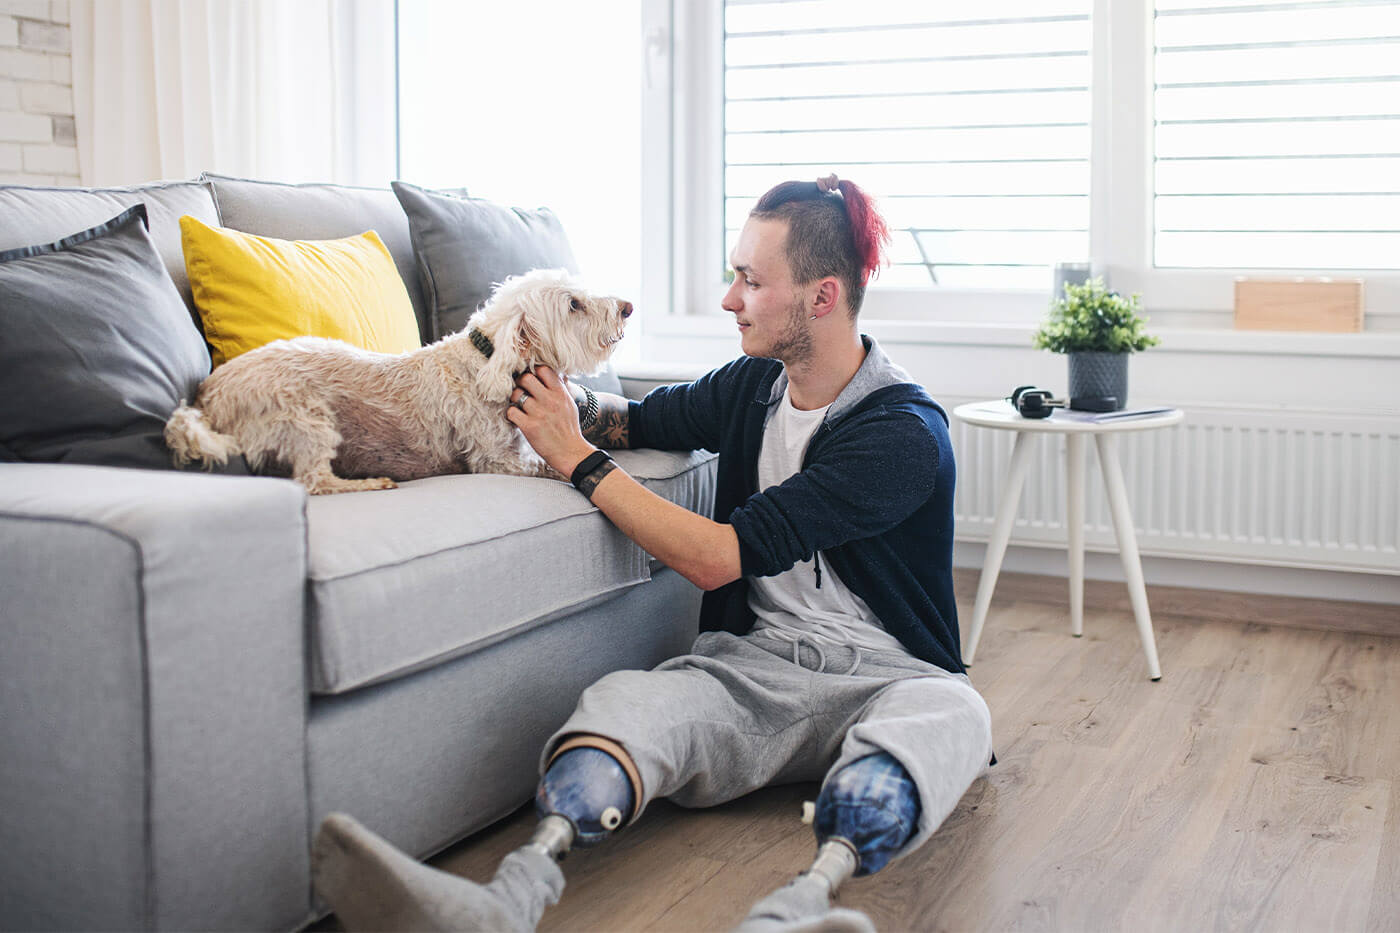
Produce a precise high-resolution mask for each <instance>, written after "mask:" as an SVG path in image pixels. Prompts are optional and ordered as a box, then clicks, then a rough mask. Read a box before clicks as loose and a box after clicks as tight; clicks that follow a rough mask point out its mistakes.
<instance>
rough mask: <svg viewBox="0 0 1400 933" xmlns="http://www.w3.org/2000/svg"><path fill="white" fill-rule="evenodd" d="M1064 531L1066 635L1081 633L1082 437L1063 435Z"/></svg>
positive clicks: (1082, 628) (1082, 621) (1082, 572)
mask: <svg viewBox="0 0 1400 933" xmlns="http://www.w3.org/2000/svg"><path fill="white" fill-rule="evenodd" d="M1065 454H1066V457H1065V460H1066V463H1065V482H1066V483H1067V484H1068V490H1067V493H1068V494H1067V495H1066V496H1065V532H1066V536H1067V537H1068V539H1069V541H1068V544H1069V632H1070V634H1071V635H1073V636H1074V637H1075V638H1078V637H1080V636H1081V635H1083V634H1084V435H1083V434H1079V433H1077V432H1074V431H1071V432H1070V433H1068V434H1066V435H1065Z"/></svg>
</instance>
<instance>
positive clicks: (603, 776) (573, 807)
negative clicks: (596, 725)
mask: <svg viewBox="0 0 1400 933" xmlns="http://www.w3.org/2000/svg"><path fill="white" fill-rule="evenodd" d="M634 805H635V795H634V792H633V790H632V781H631V779H630V778H628V776H627V772H626V770H624V769H623V767H622V765H621V764H619V763H618V760H617V759H616V758H614V757H613V756H612V755H609V754H608V753H607V752H605V751H602V750H600V749H597V748H591V747H586V746H585V747H579V748H571V749H569V750H568V751H566V752H564V753H563V754H561V755H560V756H559V757H558V758H555V759H554V761H553V762H552V763H551V764H550V766H549V770H547V771H546V772H545V775H544V778H543V780H541V781H540V786H539V789H538V790H537V791H536V792H535V810H536V812H538V813H539V815H540V816H541V817H542V818H544V820H545V822H553V821H550V820H549V818H550V817H562V818H563V819H565V820H567V821H568V823H569V826H570V827H571V828H572V829H573V838H572V839H570V840H568V841H567V842H565V843H564V845H563V850H564V851H567V850H568V848H569V845H571V844H572V843H574V842H577V843H578V844H579V845H583V846H590V845H596V844H598V843H600V842H602V841H603V840H604V839H606V838H607V837H608V835H609V834H611V833H612V832H613V830H615V829H617V828H618V827H619V826H621V825H622V823H623V821H624V820H626V819H627V818H628V817H629V816H630V815H631V813H632V808H633V806H634ZM541 828H542V829H543V828H544V825H543V824H542V826H541ZM562 854H563V853H562V851H561V852H557V853H555V855H556V857H559V856H561V855H562Z"/></svg>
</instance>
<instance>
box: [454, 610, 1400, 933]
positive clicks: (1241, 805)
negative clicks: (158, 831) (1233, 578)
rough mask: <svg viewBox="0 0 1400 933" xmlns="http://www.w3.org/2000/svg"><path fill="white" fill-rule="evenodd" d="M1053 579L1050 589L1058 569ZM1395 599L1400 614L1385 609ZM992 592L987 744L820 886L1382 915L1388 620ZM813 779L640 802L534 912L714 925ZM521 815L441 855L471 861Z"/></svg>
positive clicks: (1392, 876) (732, 911)
mask: <svg viewBox="0 0 1400 933" xmlns="http://www.w3.org/2000/svg"><path fill="white" fill-rule="evenodd" d="M1061 585H1062V584H1061ZM1397 615H1398V616H1400V610H1397ZM1154 622H1155V627H1156V632H1157V644H1158V650H1159V652H1160V656H1161V661H1162V667H1163V671H1164V676H1163V679H1162V680H1161V681H1160V682H1157V683H1153V682H1151V681H1149V680H1148V679H1147V677H1146V673H1145V666H1144V662H1143V658H1142V654H1141V649H1140V647H1139V643H1138V639H1137V634H1136V630H1135V629H1134V627H1133V623H1132V617H1131V615H1130V614H1129V613H1127V612H1124V611H1121V610H1104V609H1098V610H1095V609H1086V614H1085V620H1084V632H1085V634H1084V637H1083V638H1078V639H1076V638H1072V637H1071V636H1070V635H1069V633H1068V631H1069V627H1068V619H1067V613H1066V610H1065V608H1064V607H1063V606H1062V605H1056V604H1053V603H1047V602H1037V601H1031V600H1026V599H1019V600H998V601H997V602H995V603H994V604H993V607H992V612H991V615H990V617H989V619H988V623H987V628H986V631H985V632H984V635H983V639H982V644H981V646H980V649H979V653H978V658H977V664H976V666H975V667H974V668H973V669H972V671H971V675H972V678H973V682H974V684H975V685H976V686H977V687H978V689H979V690H981V691H982V693H983V695H984V696H985V697H986V698H987V701H988V703H989V705H990V707H991V710H992V720H993V729H994V733H993V734H994V738H995V743H996V751H997V756H998V759H999V763H998V764H997V765H996V766H995V767H993V768H991V769H990V770H989V771H988V773H987V775H986V776H985V777H984V778H982V779H979V780H978V781H977V782H976V783H974V784H973V786H972V787H971V789H969V790H968V792H967V794H966V795H965V797H964V798H963V800H962V802H961V803H960V805H959V806H958V808H957V810H956V811H955V812H954V813H953V815H952V816H951V817H950V818H949V819H948V820H947V821H946V822H945V823H944V825H943V827H942V828H941V829H940V830H939V832H938V833H937V834H936V835H935V836H934V837H933V839H932V840H931V841H930V842H929V843H928V844H927V845H926V846H925V847H924V848H923V849H921V850H920V851H919V852H917V853H915V854H913V855H911V856H909V857H907V858H905V859H903V860H901V861H899V862H896V863H894V864H893V865H891V866H889V867H888V868H886V869H885V870H884V871H882V872H880V873H879V874H878V875H875V876H873V877H870V878H862V879H853V880H852V881H850V882H848V883H847V884H846V885H845V886H844V887H843V888H842V890H841V892H840V896H839V898H838V903H839V904H841V905H843V906H847V907H854V908H856V909H859V910H862V911H864V912H865V913H867V914H868V915H869V916H870V917H871V918H872V919H873V920H874V922H875V924H876V926H877V927H878V928H879V929H880V930H883V931H895V930H998V931H999V930H1068V931H1098V930H1134V931H1137V930H1144V931H1151V930H1171V931H1188V930H1189V931H1197V930H1232V931H1233V930H1261V931H1293V930H1296V931H1324V930H1326V931H1334V930H1335V931H1352V930H1354V931H1377V933H1379V931H1394V930H1400V638H1396V637H1389V636H1384V635H1367V634H1352V633H1345V632H1337V631H1313V630H1306V629H1299V628H1291V627H1279V626H1270V625H1261V624H1257V623H1252V622H1249V623H1240V622H1234V621H1222V620H1219V619H1214V618H1205V619H1202V618H1200V617H1190V616H1173V615H1166V614H1163V615H1158V616H1157V617H1156V618H1155V619H1154ZM816 790H817V788H816V786H815V785H792V786H787V787H777V788H769V789H767V790H764V791H760V792H758V793H755V794H752V795H750V796H748V797H745V798H743V799H741V800H737V801H734V802H733V803H730V804H728V805H725V806H722V807H717V808H713V809H709V810H701V811H691V810H684V809H682V808H680V807H676V806H673V805H670V804H668V803H666V802H664V801H663V802H660V803H658V804H656V805H654V806H653V807H652V808H650V809H649V810H648V812H647V814H646V815H645V817H644V818H643V819H642V820H641V821H640V822H639V823H638V824H637V825H636V826H633V827H631V828H629V829H627V830H625V831H624V832H623V833H621V834H620V835H619V836H618V837H616V838H615V839H613V840H610V841H609V842H608V843H607V844H605V845H604V846H602V847H599V848H596V849H591V850H576V851H575V852H573V853H571V854H570V855H569V857H568V858H567V860H566V861H565V862H564V872H565V875H566V877H567V878H568V886H567V888H566V889H565V891H564V897H563V900H562V901H561V902H560V903H559V904H558V905H557V906H555V907H552V908H550V909H549V910H548V911H547V912H546V914H545V916H544V919H543V922H542V924H541V929H542V930H578V931H589V930H596V931H622V930H728V929H730V928H731V927H732V926H733V925H734V924H736V923H737V922H738V921H739V920H740V919H741V918H742V917H743V916H744V915H745V913H747V911H748V908H749V906H750V905H751V904H752V902H754V901H755V900H757V899H758V898H760V897H762V896H763V895H764V894H766V893H768V892H769V891H771V890H773V889H775V888H777V887H779V886H781V885H782V884H784V883H785V882H786V881H787V880H789V879H790V878H791V877H792V876H793V875H795V874H796V873H797V872H799V871H801V870H803V869H805V868H806V867H807V866H808V864H809V863H810V860H811V857H812V855H813V853H814V851H815V846H814V843H813V839H812V835H811V830H810V828H809V827H807V826H804V825H803V824H802V823H801V822H800V820H799V814H800V809H801V803H802V801H803V800H806V799H811V798H812V797H813V796H814V795H815V793H816ZM534 824H535V817H534V814H533V812H531V810H530V809H529V808H528V807H527V808H522V810H520V811H519V812H517V813H516V814H515V815H514V816H512V817H510V818H509V819H507V820H504V821H502V822H501V823H498V824H497V825H496V826H494V827H492V828H490V829H488V830H486V831H484V832H482V833H479V834H477V835H475V836H473V837H472V838H470V839H468V840H466V841H465V842H463V843H460V844H459V845H457V846H455V847H453V848H452V849H449V850H447V851H446V852H444V853H442V854H441V855H439V856H438V857H436V858H435V859H434V860H433V864H434V865H436V866H437V867H439V868H442V869H445V870H447V871H451V872H454V873H457V874H460V875H463V876H465V877H469V878H473V879H476V880H483V879H486V878H489V876H490V874H491V872H492V871H493V870H494V867H495V865H496V863H497V861H498V860H499V859H500V857H501V856H502V855H504V854H505V853H506V852H508V851H509V850H510V849H512V848H514V847H515V846H518V845H521V844H522V843H524V842H525V841H527V840H528V838H529V836H530V833H531V831H532V830H533V827H534Z"/></svg>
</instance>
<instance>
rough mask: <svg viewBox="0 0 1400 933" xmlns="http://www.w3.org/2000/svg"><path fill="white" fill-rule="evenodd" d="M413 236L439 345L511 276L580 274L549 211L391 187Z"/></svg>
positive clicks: (398, 185)
mask: <svg viewBox="0 0 1400 933" xmlns="http://www.w3.org/2000/svg"><path fill="white" fill-rule="evenodd" d="M393 188H394V194H396V195H398V199H399V203H400V204H402V205H403V210H404V213H405V214H407V215H408V227H409V231H410V233H411V234H412V237H413V253H414V255H415V256H416V257H417V262H418V274H419V277H420V279H421V283H422V286H423V296H424V298H425V299H426V300H427V303H428V307H429V308H430V310H431V314H432V319H433V328H434V330H433V333H434V339H437V338H439V337H445V336H446V335H448V334H455V333H456V332H457V331H459V330H461V329H462V328H464V327H466V326H467V318H469V317H471V316H472V313H473V312H475V311H476V309H477V308H479V307H481V305H483V304H484V303H485V302H486V299H487V298H489V297H490V295H491V290H492V289H493V288H494V286H496V285H498V284H499V283H501V282H503V281H505V280H506V278H507V277H508V276H512V275H520V274H522V273H525V272H529V271H530V270H531V269H568V270H569V271H570V272H577V271H578V263H577V262H576V261H575V260H574V251H573V249H572V247H570V246H569V238H568V237H567V236H565V234H564V227H563V225H562V224H560V223H559V218H558V217H555V216H554V212H553V211H551V210H549V208H545V207H541V208H537V209H535V210H525V209H523V208H518V207H503V206H502V205H500V204H497V203H495V202H494V201H487V200H484V199H482V198H467V197H458V196H455V195H453V194H451V193H448V192H438V191H428V190H426V189H424V188H419V187H417V186H416V185H409V184H405V183H403V182H400V181H396V182H394V183H393Z"/></svg>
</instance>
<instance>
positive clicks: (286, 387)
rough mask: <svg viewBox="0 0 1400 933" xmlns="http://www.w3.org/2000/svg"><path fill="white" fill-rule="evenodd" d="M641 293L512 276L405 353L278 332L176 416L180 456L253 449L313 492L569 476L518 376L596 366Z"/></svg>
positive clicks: (267, 467)
mask: <svg viewBox="0 0 1400 933" xmlns="http://www.w3.org/2000/svg"><path fill="white" fill-rule="evenodd" d="M631 313H632V305H631V304H630V303H628V302H626V301H620V300H618V299H616V298H606V297H601V296H597V295H592V294H589V293H588V292H586V291H584V290H583V289H581V288H579V287H578V286H577V285H575V284H574V283H573V282H572V281H571V280H570V279H569V277H568V275H567V274H566V273H564V272H563V271H560V270H536V271H534V272H530V273H528V274H526V275H523V276H515V277H512V278H509V279H507V280H506V281H505V282H504V283H503V284H501V285H500V286H498V287H497V288H496V290H495V292H494V293H493V294H492V296H491V300H490V301H489V302H487V304H486V305H485V306H484V307H482V309H481V310H479V311H477V312H476V313H475V314H473V315H472V317H471V320H470V321H469V322H468V327H467V330H466V331H464V332H462V333H458V334H452V335H451V336H448V337H444V338H443V339H441V340H439V341H438V342H437V343H434V344H431V345H429V346H426V347H422V348H420V349H417V350H413V351H410V352H408V353H403V354H398V355H395V354H387V353H371V352H369V351H367V350H361V349H359V348H358V347H354V346H351V345H350V344H348V343H344V342H342V341H339V340H325V339H322V338H319V337H297V338H295V339H293V340H277V341H274V342H272V343H269V344H267V345H266V346H263V347H259V348H258V349H256V350H251V351H249V352H247V353H244V354H242V355H241V356H238V357H235V358H234V359H232V360H230V361H229V362H227V363H225V364H224V365H223V366H220V367H219V368H218V369H216V370H215V371H214V373H213V374H212V375H211V376H210V377H209V378H208V379H206V380H204V382H203V384H202V385H200V387H199V394H198V396H197V397H196V398H195V402H194V405H193V406H187V405H185V404H184V403H183V402H182V403H181V405H180V407H179V408H177V409H176V410H175V412H174V414H172V415H171V416H170V420H169V421H168V422H167V423H166V425H165V442H166V444H167V445H168V446H169V447H170V450H171V452H172V453H173V454H174V457H175V462H176V463H177V464H179V465H184V464H185V463H188V462H190V461H191V460H202V461H204V462H205V463H206V464H211V463H214V462H217V463H225V462H227V460H228V457H229V455H230V454H239V453H241V454H243V455H244V457H245V458H247V460H248V464H249V465H250V466H251V467H252V468H253V469H254V470H255V471H256V472H259V473H265V474H274V475H282V476H288V475H290V476H291V478H292V479H294V480H296V481H297V482H299V483H301V484H302V485H303V486H305V487H306V490H307V491H308V492H309V493H311V494H312V495H320V494H324V493H335V492H354V491H357V490H362V489H392V488H394V486H395V481H396V480H397V481H404V480H411V479H418V478H421V477H424V476H434V475H436V474H440V473H509V474H513V475H517V476H548V477H552V478H555V479H561V478H562V477H560V476H559V475H558V474H557V473H555V472H554V470H552V469H550V467H549V466H548V465H546V464H545V462H544V461H543V460H541V459H540V457H539V456H538V455H537V454H536V453H535V452H534V451H533V450H531V449H530V445H529V444H528V443H526V442H525V439H524V437H523V436H522V435H521V434H520V431H519V429H517V428H516V427H515V426H514V425H513V424H511V423H510V422H509V421H508V420H507V419H506V408H507V406H509V405H510V404H511V402H510V395H511V391H512V390H513V389H514V388H515V377H516V375H517V374H519V373H522V372H524V371H526V370H528V369H531V368H533V367H534V366H536V365H540V364H543V365H546V366H549V367H551V368H553V369H554V370H555V371H557V372H559V373H560V374H561V375H562V374H566V373H589V372H595V371H596V370H598V369H599V368H600V367H601V366H602V365H603V364H604V363H605V362H607V359H608V357H609V356H610V355H611V353H612V350H613V346H614V345H615V344H616V343H617V342H618V341H619V340H621V339H622V331H623V321H624V318H626V317H627V316H628V315H629V314H631Z"/></svg>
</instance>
